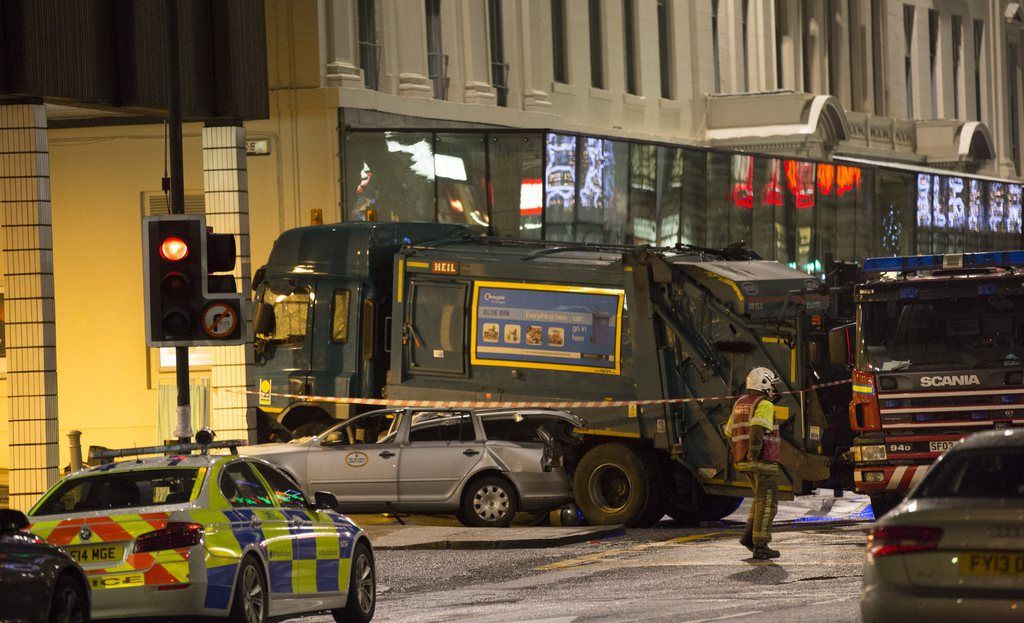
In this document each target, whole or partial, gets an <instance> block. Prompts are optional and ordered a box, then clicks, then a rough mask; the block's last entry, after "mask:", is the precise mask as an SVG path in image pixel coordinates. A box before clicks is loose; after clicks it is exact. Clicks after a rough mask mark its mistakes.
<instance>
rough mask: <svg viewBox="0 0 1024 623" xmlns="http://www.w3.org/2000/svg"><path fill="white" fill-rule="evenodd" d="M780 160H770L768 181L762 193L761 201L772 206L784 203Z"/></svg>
mask: <svg viewBox="0 0 1024 623" xmlns="http://www.w3.org/2000/svg"><path fill="white" fill-rule="evenodd" d="M780 165H781V163H780V161H778V160H769V161H768V182H767V183H765V185H764V191H763V192H762V193H761V203H762V204H764V205H770V206H780V205H782V184H781V183H780V182H781V180H780V179H779V178H780V177H781V175H780V170H779V169H780Z"/></svg>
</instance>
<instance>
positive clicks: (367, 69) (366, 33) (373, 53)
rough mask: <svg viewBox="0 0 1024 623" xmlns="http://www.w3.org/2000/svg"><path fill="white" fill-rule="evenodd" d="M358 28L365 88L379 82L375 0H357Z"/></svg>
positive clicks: (374, 85)
mask: <svg viewBox="0 0 1024 623" xmlns="http://www.w3.org/2000/svg"><path fill="white" fill-rule="evenodd" d="M356 11H357V12H358V16H357V21H358V29H359V67H361V68H362V70H363V82H364V84H365V85H366V88H367V89H374V90H376V89H377V88H378V85H379V84H380V44H379V43H378V42H377V7H376V0H359V4H358V5H357V6H356Z"/></svg>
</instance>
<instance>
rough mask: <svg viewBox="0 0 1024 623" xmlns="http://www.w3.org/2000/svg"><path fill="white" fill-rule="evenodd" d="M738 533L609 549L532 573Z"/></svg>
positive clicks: (675, 539)
mask: <svg viewBox="0 0 1024 623" xmlns="http://www.w3.org/2000/svg"><path fill="white" fill-rule="evenodd" d="M739 535H740V532H738V531H735V530H730V531H727V532H708V533H705V534H690V535H687V536H679V537H675V538H674V539H668V540H667V541H655V542H654V543H640V544H638V545H634V546H633V547H628V548H624V549H610V550H608V551H605V552H597V553H596V554H589V555H587V556H580V557H578V558H567V559H565V560H559V561H558V562H552V563H549V564H546V565H542V566H540V567H534V569H533V570H534V571H554V570H556V569H566V568H568V567H579V566H582V565H588V564H591V563H595V562H600V561H602V560H604V559H606V558H610V557H612V556H618V555H621V554H633V553H636V552H642V551H644V550H646V549H650V548H652V547H667V546H672V545H681V544H684V543H692V542H694V541H703V540H707V539H712V538H719V539H722V538H726V537H730V536H739Z"/></svg>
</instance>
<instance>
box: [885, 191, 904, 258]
mask: <svg viewBox="0 0 1024 623" xmlns="http://www.w3.org/2000/svg"><path fill="white" fill-rule="evenodd" d="M902 238H903V224H902V223H900V219H899V215H898V213H897V208H896V206H895V205H894V204H891V203H890V204H889V209H888V210H886V212H885V214H884V215H883V216H882V240H881V243H882V250H883V251H884V252H885V255H895V254H897V253H899V252H900V240H901V239H902Z"/></svg>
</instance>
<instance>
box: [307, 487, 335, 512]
mask: <svg viewBox="0 0 1024 623" xmlns="http://www.w3.org/2000/svg"><path fill="white" fill-rule="evenodd" d="M313 502H314V503H313V508H315V509H317V510H318V511H336V510H338V498H336V497H334V494H333V493H328V492H326V491H317V492H316V493H314V494H313Z"/></svg>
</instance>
